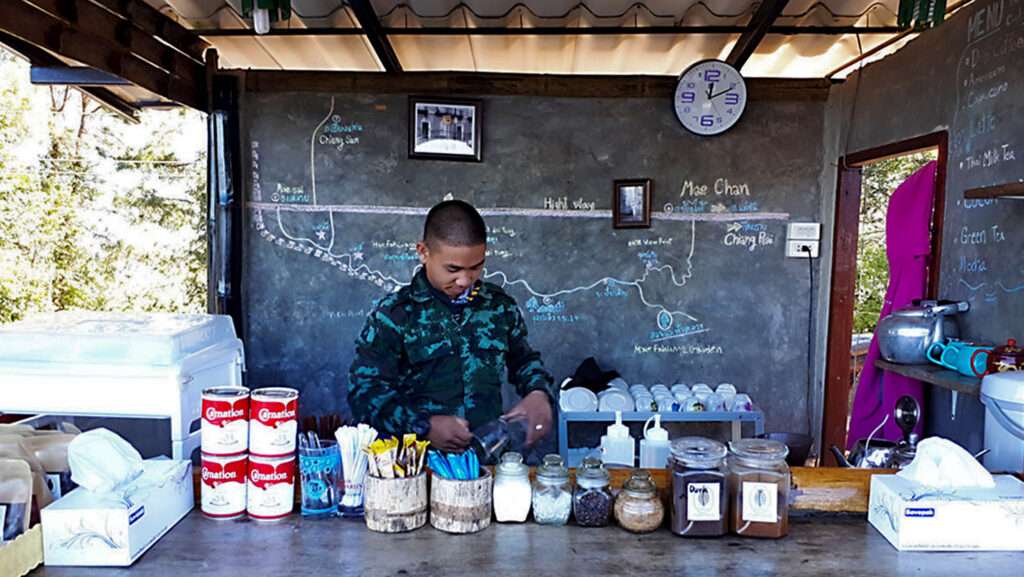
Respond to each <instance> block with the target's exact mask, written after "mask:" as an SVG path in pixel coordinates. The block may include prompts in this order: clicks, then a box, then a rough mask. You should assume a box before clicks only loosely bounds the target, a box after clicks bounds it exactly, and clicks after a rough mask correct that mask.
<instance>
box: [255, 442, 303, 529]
mask: <svg viewBox="0 0 1024 577" xmlns="http://www.w3.org/2000/svg"><path fill="white" fill-rule="evenodd" d="M247 485H248V489H247V491H248V494H247V496H246V500H247V505H246V510H247V511H248V513H249V517H251V518H253V519H256V520H274V519H281V518H283V517H286V516H288V515H289V514H291V512H292V509H293V508H294V502H295V457H294V456H290V457H287V458H283V459H266V458H260V457H251V458H250V459H249V478H248V483H247Z"/></svg>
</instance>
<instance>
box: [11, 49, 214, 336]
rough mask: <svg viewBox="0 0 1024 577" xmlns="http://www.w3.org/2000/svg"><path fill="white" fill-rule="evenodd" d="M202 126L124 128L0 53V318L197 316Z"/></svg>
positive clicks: (178, 116)
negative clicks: (115, 313)
mask: <svg viewBox="0 0 1024 577" xmlns="http://www.w3.org/2000/svg"><path fill="white" fill-rule="evenodd" d="M202 126H203V118H202V116H201V115H200V114H198V113H196V112H192V111H187V110H173V111H154V112H146V113H143V114H142V115H141V122H140V123H139V124H137V125H133V124H130V123H127V122H125V121H124V120H122V119H121V118H120V117H118V116H116V115H113V114H112V113H109V112H107V111H106V110H105V109H103V108H101V107H100V105H99V104H97V103H96V102H93V101H91V100H90V99H89V98H87V97H83V95H82V94H80V93H79V92H77V91H75V90H72V89H67V88H60V87H55V88H46V87H33V86H31V85H30V84H29V82H28V65H27V63H25V62H24V61H22V60H20V59H18V58H16V57H14V56H13V55H11V54H10V53H7V52H5V51H4V50H3V49H0V322H8V321H12V320H16V319H19V318H21V317H23V316H25V315H27V314H31V313H33V312H39V311H51V310H66V309H89V310H120V311H171V312H186V311H188V312H200V311H203V310H205V294H206V240H205V212H206V209H205V207H206V201H205V196H206V183H205V158H204V156H202V154H204V151H203V147H202V145H203V133H202ZM197 139H198V142H197V143H195V145H194V146H192V149H193V153H192V157H189V158H181V154H182V149H187V148H188V147H183V146H182V143H183V142H189V141H192V142H194V141H196V140H197Z"/></svg>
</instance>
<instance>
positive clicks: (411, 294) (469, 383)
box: [348, 271, 553, 435]
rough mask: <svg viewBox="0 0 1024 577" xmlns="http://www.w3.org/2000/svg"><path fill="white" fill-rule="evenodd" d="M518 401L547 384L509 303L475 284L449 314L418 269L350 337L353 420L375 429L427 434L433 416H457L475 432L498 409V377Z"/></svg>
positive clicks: (519, 318)
mask: <svg viewBox="0 0 1024 577" xmlns="http://www.w3.org/2000/svg"><path fill="white" fill-rule="evenodd" d="M506 368H507V373H508V380H509V382H510V383H512V384H513V385H514V386H515V388H516V391H517V392H518V393H519V395H520V396H525V395H526V394H528V393H530V392H532V391H535V390H542V391H545V392H546V393H548V396H549V397H552V398H553V389H552V385H553V380H552V378H551V375H550V374H549V373H548V372H547V371H546V370H545V369H544V365H543V363H542V362H541V359H540V354H539V353H537V352H536V351H534V350H533V349H531V348H530V345H529V343H527V341H526V324H525V323H524V322H523V316H522V314H521V313H520V311H519V307H518V306H517V305H516V302H515V300H514V299H513V298H512V297H510V296H509V295H507V294H505V292H504V291H503V290H501V288H499V287H498V286H496V285H493V284H490V283H481V285H480V290H479V293H478V294H477V296H476V297H475V298H474V299H473V301H472V302H470V303H469V304H468V305H466V307H465V309H464V310H463V312H462V314H461V315H460V316H459V317H457V316H455V315H453V313H452V311H451V310H450V309H449V307H448V306H447V305H446V304H445V303H442V302H441V301H440V300H438V298H437V297H436V296H434V294H433V293H432V291H431V287H430V284H429V281H428V280H427V277H426V274H424V273H423V271H420V272H418V273H417V274H416V276H415V277H413V280H412V283H411V284H410V285H409V286H406V287H403V288H402V289H401V290H399V291H398V292H395V293H393V294H391V295H388V296H387V297H385V298H383V299H381V301H380V302H378V303H377V305H376V307H375V309H374V310H373V312H371V313H370V316H369V318H368V319H367V321H366V326H365V327H364V328H363V331H362V333H361V334H360V336H359V338H358V339H357V340H356V357H355V360H354V361H353V363H352V367H351V369H349V387H348V403H349V407H350V408H351V410H352V413H353V416H354V417H355V418H356V419H357V420H359V421H360V422H364V423H369V424H371V425H373V427H374V428H376V429H377V430H378V431H381V432H385V433H388V434H393V435H399V434H402V433H407V432H415V433H418V434H420V435H425V434H426V433H427V431H428V430H429V423H430V417H431V416H432V415H456V416H460V417H463V418H465V419H466V420H468V421H469V423H470V427H476V426H478V425H481V424H483V423H486V422H487V421H490V420H493V419H495V418H497V417H498V416H499V415H500V414H501V412H502V402H501V386H502V372H503V369H506Z"/></svg>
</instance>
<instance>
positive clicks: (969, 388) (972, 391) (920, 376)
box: [875, 359, 981, 397]
mask: <svg viewBox="0 0 1024 577" xmlns="http://www.w3.org/2000/svg"><path fill="white" fill-rule="evenodd" d="M875 366H876V367H878V368H880V369H882V370H885V371H890V372H893V373H896V374H898V375H903V376H904V377H910V378H912V379H917V380H919V381H924V382H926V383H930V384H932V385H935V386H936V387H942V388H943V389H949V390H951V391H956V392H958V393H966V394H968V395H974V396H975V397H977V396H978V395H979V393H980V392H981V379H979V378H977V377H965V376H963V375H961V374H960V373H958V372H956V371H951V370H949V369H944V368H942V367H940V366H939V365H933V364H928V365H897V364H896V363H890V362H888V361H885V360H882V359H877V360H875Z"/></svg>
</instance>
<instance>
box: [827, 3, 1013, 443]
mask: <svg viewBox="0 0 1024 577" xmlns="http://www.w3.org/2000/svg"><path fill="white" fill-rule="evenodd" d="M830 103H831V104H833V105H836V106H839V107H840V108H841V111H840V112H839V114H837V116H838V117H839V118H841V122H842V123H844V129H845V127H849V130H848V131H846V132H843V133H842V134H841V136H840V142H841V143H843V146H844V147H845V148H846V150H847V151H857V150H863V149H867V148H871V147H875V146H880V145H883V144H888V143H891V142H895V141H899V140H903V139H907V138H910V137H913V136H918V135H922V134H927V133H931V132H934V131H937V130H948V131H949V142H950V150H949V162H948V173H947V175H946V206H945V207H944V210H945V212H944V214H945V226H944V230H943V242H942V268H941V271H940V287H939V294H940V296H941V297H942V298H949V299H957V300H966V301H969V302H970V305H971V310H970V312H969V313H967V314H966V315H963V317H962V318H961V328H962V333H963V334H964V336H966V337H969V338H972V339H975V340H981V341H989V342H995V343H1000V342H1005V341H1006V339H1008V338H1021V337H1022V336H1024V257H1022V256H1021V255H1022V254H1024V200H1011V199H1004V200H971V199H965V198H964V191H965V190H967V189H971V188H975V187H983V186H992V185H1000V184H1005V183H1010V182H1018V181H1021V180H1024V0H986V1H982V2H976V3H975V4H973V5H971V6H969V7H967V8H965V9H964V10H962V11H960V12H958V13H957V14H956V15H955V16H954V17H953V18H952V19H951V20H950V21H948V22H946V23H944V24H942V25H941V26H940V27H939V28H937V29H935V30H931V31H928V32H926V33H924V34H923V35H921V36H920V37H919V38H917V39H916V40H914V41H912V42H911V43H910V44H909V45H907V46H906V47H905V48H903V49H902V50H900V51H899V52H897V53H896V54H895V55H893V56H890V57H888V58H886V59H884V60H882V61H881V62H878V63H875V64H871V65H869V66H867V67H866V68H865V69H864V70H863V72H862V73H861V74H860V75H859V76H858V75H856V74H855V75H853V76H852V77H851V78H850V79H849V80H848V81H847V82H846V84H845V85H843V86H841V87H837V88H836V89H834V91H833V94H832V95H831V96H830ZM932 393H933V394H932V395H931V400H930V403H929V404H930V408H931V409H932V410H931V411H930V413H929V414H928V418H929V419H931V423H932V424H931V426H930V427H929V428H930V430H931V431H932V432H934V433H937V434H944V435H947V436H950V437H953V438H955V439H957V440H959V441H960V442H962V443H964V444H967V445H968V446H969V448H971V449H975V450H976V449H979V448H980V447H981V445H982V439H981V433H982V431H981V419H982V417H983V408H982V405H981V404H980V403H979V402H978V401H977V399H972V398H966V397H964V396H963V395H961V398H960V399H958V400H957V405H958V406H957V415H956V418H955V420H954V418H953V399H952V398H951V395H950V393H949V392H947V391H942V390H937V389H936V390H933V391H932Z"/></svg>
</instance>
